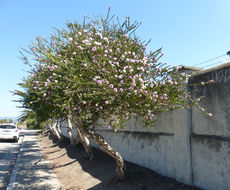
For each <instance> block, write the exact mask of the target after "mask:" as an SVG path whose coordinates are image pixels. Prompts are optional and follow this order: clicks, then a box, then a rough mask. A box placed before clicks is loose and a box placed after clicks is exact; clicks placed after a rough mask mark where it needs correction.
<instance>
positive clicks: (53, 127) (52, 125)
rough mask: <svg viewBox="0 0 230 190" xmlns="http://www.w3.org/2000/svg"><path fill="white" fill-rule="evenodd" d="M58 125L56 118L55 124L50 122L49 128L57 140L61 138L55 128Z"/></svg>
mask: <svg viewBox="0 0 230 190" xmlns="http://www.w3.org/2000/svg"><path fill="white" fill-rule="evenodd" d="M58 125H59V120H57V122H56V123H55V124H52V123H51V129H52V131H53V133H54V134H55V135H56V137H57V138H58V140H61V135H60V133H59V131H58V130H57V126H58Z"/></svg>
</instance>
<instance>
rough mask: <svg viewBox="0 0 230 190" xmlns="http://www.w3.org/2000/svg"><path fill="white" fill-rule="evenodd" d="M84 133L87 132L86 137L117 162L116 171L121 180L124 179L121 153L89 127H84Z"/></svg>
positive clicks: (123, 164)
mask: <svg viewBox="0 0 230 190" xmlns="http://www.w3.org/2000/svg"><path fill="white" fill-rule="evenodd" d="M84 131H85V133H86V134H87V137H88V138H89V139H91V140H93V141H94V142H96V143H97V144H98V145H99V146H100V147H101V148H102V149H103V150H104V151H105V152H106V153H107V154H109V155H110V156H112V157H113V158H114V159H115V161H116V164H117V168H116V172H117V174H118V176H119V178H120V179H121V180H124V179H125V170H126V169H125V163H124V160H123V158H122V157H121V155H120V154H119V153H118V152H117V151H116V150H114V149H113V148H112V147H111V146H110V145H109V144H108V143H107V142H106V141H105V140H104V138H103V137H102V136H101V135H99V134H96V133H94V132H93V131H91V130H89V129H84Z"/></svg>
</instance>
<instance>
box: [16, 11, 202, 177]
mask: <svg viewBox="0 0 230 190" xmlns="http://www.w3.org/2000/svg"><path fill="white" fill-rule="evenodd" d="M138 26H139V24H138V23H136V22H135V23H134V24H131V23H130V20H129V18H127V19H126V20H125V21H124V22H123V23H122V24H120V22H119V21H118V20H117V21H116V20H115V19H113V17H110V16H109V14H108V15H107V17H106V18H105V19H104V18H101V17H97V18H96V19H94V20H89V22H88V23H86V20H84V22H83V24H78V23H68V24H67V29H65V30H56V33H55V34H53V35H51V37H50V38H49V39H45V38H44V39H42V38H37V42H36V43H32V44H31V46H29V50H28V51H26V52H27V53H29V54H31V55H32V58H33V61H34V63H33V64H30V63H29V61H28V59H27V58H26V56H24V60H25V62H26V63H27V64H30V66H31V70H30V75H29V76H28V77H27V78H26V79H25V80H24V83H22V84H21V85H22V86H23V87H24V88H25V92H24V93H22V92H19V91H17V92H16V94H19V95H21V97H22V100H21V101H22V103H23V106H24V107H25V108H26V109H30V110H33V111H34V112H36V113H37V114H38V115H40V116H41V117H43V118H44V119H50V118H56V119H58V118H66V119H67V120H68V123H69V126H71V127H70V128H72V127H74V128H76V129H77V131H78V134H79V136H80V138H81V140H82V143H83V145H84V147H85V149H86V151H87V152H88V154H89V155H91V150H90V147H89V143H88V140H87V139H88V138H89V139H91V140H93V141H95V142H96V143H97V144H99V145H100V146H101V148H102V149H104V150H105V151H106V152H107V153H108V154H110V155H111V156H112V157H113V158H115V160H116V163H117V170H116V171H117V173H118V174H119V176H120V178H121V179H123V178H124V169H125V166H124V161H123V159H122V157H121V156H120V154H119V153H118V152H116V151H115V150H114V149H113V148H112V147H111V146H110V145H108V144H107V143H106V142H105V140H104V138H103V137H102V136H100V135H99V134H96V133H95V131H94V128H95V126H96V125H97V123H98V121H99V119H104V120H106V121H107V122H106V123H107V125H106V126H105V127H108V128H110V127H112V128H114V129H115V130H116V129H117V128H119V127H124V126H123V122H124V121H125V120H127V119H129V118H131V117H137V116H138V117H140V118H142V121H143V122H144V124H145V125H151V124H153V123H154V122H155V121H156V120H157V115H158V114H159V113H161V112H165V111H168V110H175V109H180V108H185V107H188V106H191V105H195V106H197V108H198V109H200V110H201V108H200V107H199V106H198V104H197V100H192V99H191V97H190V95H189V94H188V93H187V91H186V90H185V89H186V83H185V81H186V78H187V76H186V74H185V73H182V72H180V68H179V67H171V66H169V65H167V64H166V63H160V62H159V58H160V57H161V56H163V53H161V49H159V50H157V51H154V52H150V53H149V54H147V53H146V46H145V45H144V43H143V42H141V40H140V39H139V38H138V37H136V36H135V34H134V31H135V30H136V28H137V27H138ZM70 136H71V135H70Z"/></svg>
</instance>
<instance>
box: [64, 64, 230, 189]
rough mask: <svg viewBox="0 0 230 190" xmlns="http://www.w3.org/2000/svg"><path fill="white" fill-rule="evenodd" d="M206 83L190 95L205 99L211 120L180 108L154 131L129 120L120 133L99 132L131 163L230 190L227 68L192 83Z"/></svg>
mask: <svg viewBox="0 0 230 190" xmlns="http://www.w3.org/2000/svg"><path fill="white" fill-rule="evenodd" d="M208 80H214V83H213V84H208V85H206V86H193V88H191V89H190V90H191V91H193V90H195V91H194V92H193V93H192V96H193V97H194V98H196V97H199V96H205V98H203V99H202V101H201V105H202V106H203V107H204V108H206V109H207V111H208V112H211V113H212V114H213V117H208V116H205V115H202V114H200V113H197V112H195V111H193V110H186V109H181V110H179V111H173V112H167V113H163V114H161V115H160V119H159V121H158V122H157V124H156V126H155V127H154V126H152V127H143V124H142V123H141V122H140V121H139V120H135V119H131V120H129V121H127V122H126V124H125V125H126V128H125V129H122V130H120V131H118V132H116V133H114V132H113V131H112V130H110V129H105V128H104V127H103V125H102V127H101V128H100V127H98V128H97V129H96V132H97V133H99V134H101V135H102V136H103V137H104V138H105V139H106V141H107V142H108V143H109V144H110V145H111V146H113V147H114V148H115V149H116V150H117V151H119V152H120V153H121V155H122V156H123V158H124V159H125V160H127V161H129V162H133V163H136V164H139V165H141V166H144V167H147V168H150V169H152V170H155V171H156V172H158V173H159V174H162V175H165V176H168V177H172V178H175V179H176V180H178V181H180V182H183V183H186V184H189V185H195V186H197V187H201V188H204V189H207V190H230V124H228V122H229V121H228V120H229V118H230V96H229V95H230V66H229V64H228V65H224V66H222V67H219V68H215V69H212V70H208V71H201V72H199V73H198V74H197V75H195V76H193V78H192V79H191V82H192V83H196V82H201V81H208ZM62 126H63V128H65V127H64V124H63V125H62ZM94 146H96V145H95V144H94Z"/></svg>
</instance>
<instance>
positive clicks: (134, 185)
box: [39, 135, 201, 190]
mask: <svg viewBox="0 0 230 190" xmlns="http://www.w3.org/2000/svg"><path fill="white" fill-rule="evenodd" d="M39 139H40V146H41V147H42V150H43V152H44V153H45V157H46V159H48V160H49V161H50V162H51V164H52V166H53V172H54V173H55V174H56V176H57V177H58V179H59V181H60V182H61V183H62V185H63V187H64V189H66V190H86V189H90V190H201V189H199V188H195V187H191V186H188V185H185V184H182V183H179V182H177V181H175V180H173V179H171V178H167V177H163V176H161V175H159V174H157V173H156V172H154V171H152V170H149V169H147V168H144V167H141V166H138V165H135V164H132V163H129V162H126V165H127V173H126V176H127V178H126V179H125V180H124V181H120V180H118V178H117V176H116V173H115V167H116V166H115V161H114V160H113V159H112V158H111V157H110V156H108V155H107V154H105V153H104V152H102V151H100V150H98V149H93V152H94V159H93V160H89V159H87V158H86V157H85V153H84V149H83V147H82V145H77V146H75V147H73V146H71V145H69V142H68V141H66V140H65V141H62V142H59V141H57V140H56V139H55V137H53V136H52V135H50V136H46V137H44V136H42V137H40V138H39Z"/></svg>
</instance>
